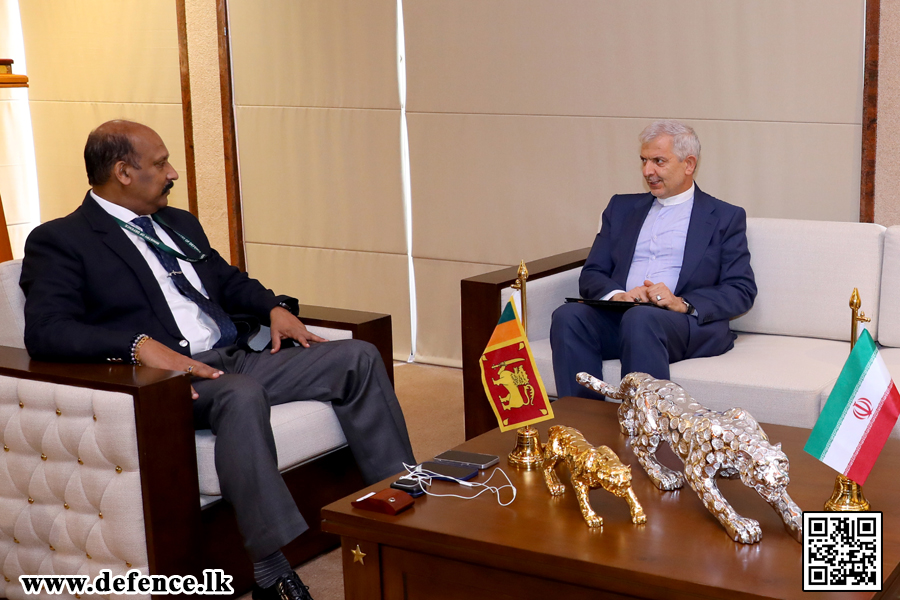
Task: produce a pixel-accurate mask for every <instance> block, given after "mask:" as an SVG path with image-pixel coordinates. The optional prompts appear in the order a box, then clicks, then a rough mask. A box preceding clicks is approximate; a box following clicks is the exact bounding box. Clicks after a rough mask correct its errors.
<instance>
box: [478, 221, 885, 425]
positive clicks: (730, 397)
mask: <svg viewBox="0 0 900 600" xmlns="http://www.w3.org/2000/svg"><path fill="white" fill-rule="evenodd" d="M747 238H748V244H749V247H750V253H751V264H752V266H753V270H754V273H755V275H756V283H757V286H758V288H759V294H758V296H757V298H756V302H755V303H754V305H753V308H752V309H751V310H750V311H749V312H747V313H746V314H744V315H742V316H740V317H739V318H736V319H733V320H732V322H731V329H732V330H733V331H735V332H736V333H737V334H738V337H737V340H736V341H735V345H734V348H733V349H732V350H731V351H729V352H727V353H725V354H724V355H722V356H717V357H712V358H697V359H690V360H685V361H681V362H678V363H675V364H673V365H672V367H671V379H672V380H673V381H676V382H677V383H679V384H681V385H682V386H683V387H684V388H685V389H686V390H687V391H688V392H689V393H690V394H691V395H692V396H694V398H696V399H697V400H698V401H700V402H701V403H703V404H705V405H706V406H709V407H711V408H714V409H718V410H724V409H727V408H731V407H734V406H740V407H742V408H744V409H747V410H748V411H750V413H751V414H753V415H754V416H755V417H756V418H757V419H758V420H760V421H763V422H768V423H777V424H782V425H794V426H801V427H812V425H813V424H814V423H815V421H816V419H817V418H818V416H819V413H820V411H821V409H822V407H823V406H824V403H825V401H826V400H827V398H828V394H829V393H830V392H831V388H832V386H833V385H834V382H835V380H836V379H837V377H838V375H839V373H840V370H841V367H842V366H843V364H844V361H845V360H846V358H847V354H848V352H849V350H850V344H849V339H850V328H851V327H850V315H851V312H850V308H849V301H850V296H851V293H852V292H853V289H854V288H858V289H859V294H860V297H861V299H862V309H863V311H864V312H865V314H866V316H868V317H871V319H872V321H871V323H868V324H867V327H868V329H869V332H870V333H871V334H872V336H873V337H874V338H875V339H876V341H878V342H879V343H880V345H881V347H882V355H883V357H884V360H885V362H886V364H887V366H888V369H890V370H891V372H892V373H895V374H896V375H895V376H897V377H900V314H898V312H897V311H896V310H890V309H889V307H890V306H891V300H892V299H896V298H898V297H900V296H898V294H900V226H898V227H892V228H890V229H887V230H886V229H885V228H884V227H881V226H880V225H874V224H866V223H839V222H825V221H800V220H788V219H759V218H754V219H748V223H747ZM579 252H580V253H581V255H582V256H583V257H586V256H587V249H584V250H582V251H579ZM575 254H576V253H569V254H567V255H563V261H561V262H563V263H567V264H565V265H564V266H563V267H561V266H559V265H557V264H555V263H556V262H560V261H554V260H553V259H545V260H544V261H537V262H536V263H534V264H535V265H539V266H538V267H537V268H535V269H532V268H531V265H529V270H530V271H532V273H533V274H532V276H531V277H530V278H529V281H528V285H527V303H528V305H527V319H528V334H529V340H530V343H531V348H532V350H533V352H534V355H535V360H536V362H537V366H538V369H539V371H540V373H541V376H542V378H543V380H544V384H545V386H546V387H547V392H548V394H550V395H551V396H555V395H556V385H555V383H554V379H553V365H552V362H551V351H550V340H549V334H550V316H551V314H552V313H553V310H555V309H556V307H558V306H560V305H561V304H562V303H563V302H564V301H565V298H566V297H577V296H578V295H579V294H578V276H579V274H580V272H581V265H582V264H583V262H584V261H583V258H582V259H581V260H580V261H579V260H577V259H576V258H575V257H574V255H575ZM564 267H568V268H564ZM511 271H512V270H510V269H506V270H504V271H498V272H495V273H493V274H487V275H484V276H480V277H479V278H472V280H473V281H471V282H470V283H469V284H468V285H467V284H466V282H463V305H464V308H463V314H464V315H465V314H466V312H469V313H470V314H471V313H472V309H471V307H470V308H469V310H468V311H467V309H466V304H467V300H466V290H467V288H468V289H469V293H470V295H472V290H476V289H480V290H481V292H482V294H481V295H482V298H481V299H480V300H479V301H480V302H481V303H482V304H484V303H485V301H484V299H483V297H486V294H485V293H484V292H485V290H486V288H487V287H488V286H489V285H493V289H494V290H496V291H498V292H499V294H498V297H497V301H498V306H499V305H502V304H505V302H506V300H507V298H508V297H509V295H510V294H511V292H512V290H511V289H509V288H508V282H505V283H504V282H503V281H501V280H503V278H504V277H505V278H506V279H513V278H514V277H515V275H514V273H511ZM548 272H549V274H546V273H548ZM894 301H896V300H894ZM469 304H471V301H470V302H469ZM497 310H498V311H499V309H497ZM498 314H499V313H498ZM464 318H465V317H464ZM468 335H469V337H472V335H473V333H472V332H471V331H469V332H468ZM488 335H489V333H488ZM466 336H467V332H466V325H465V323H464V324H463V339H464V357H463V361H464V364H463V369H464V371H466V370H467V369H471V368H472V367H471V365H469V364H468V362H467V360H466V359H467V356H466V355H465V349H466ZM472 344H475V346H477V342H476V341H474V340H470V341H469V345H470V346H471V345H472ZM482 347H483V346H482ZM474 369H475V370H476V371H477V369H478V365H477V362H476V363H475V365H474ZM595 375H596V374H595ZM464 378H465V373H464ZM603 379H604V380H605V381H607V382H608V383H611V384H614V385H615V384H618V382H619V381H620V379H621V377H620V364H619V361H618V360H610V361H605V362H604V364H603ZM479 383H480V382H479ZM474 393H475V391H474V387H472V388H471V389H470V388H468V387H467V388H466V394H467V395H469V394H474ZM478 403H480V404H481V405H483V406H485V407H487V403H486V402H485V401H484V399H483V392H481V398H480V402H476V401H475V400H474V399H473V400H472V401H469V399H467V403H466V410H467V424H469V423H470V422H471V424H472V425H473V429H472V430H471V431H470V430H469V429H467V435H470V434H471V435H474V434H475V433H476V431H477V427H478V426H482V427H483V426H484V425H485V424H486V423H489V421H486V420H484V419H481V418H480V415H471V416H470V415H469V414H468V411H469V410H470V407H471V408H472V410H473V411H477V410H478V409H477V407H476V404H478ZM488 411H489V408H488ZM893 436H894V437H900V427H898V428H895V430H894V433H893Z"/></svg>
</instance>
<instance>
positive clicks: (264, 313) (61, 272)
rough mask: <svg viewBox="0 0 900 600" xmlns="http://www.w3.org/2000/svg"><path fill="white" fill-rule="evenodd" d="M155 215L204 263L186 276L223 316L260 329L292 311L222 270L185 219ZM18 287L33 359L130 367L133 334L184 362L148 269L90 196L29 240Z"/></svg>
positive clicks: (169, 211) (226, 267)
mask: <svg viewBox="0 0 900 600" xmlns="http://www.w3.org/2000/svg"><path fill="white" fill-rule="evenodd" d="M159 214H160V215H161V216H162V218H163V220H164V221H165V222H166V223H167V224H168V225H170V226H171V227H172V228H173V229H175V230H176V231H178V232H179V233H181V234H183V235H184V236H186V237H187V238H188V239H190V240H191V241H192V242H194V244H196V245H197V246H198V247H199V248H200V249H201V250H202V251H203V252H204V253H205V254H207V255H209V257H208V258H207V259H206V260H204V261H202V262H198V263H194V269H196V271H197V275H198V276H199V277H200V280H201V281H202V282H203V285H204V287H205V288H206V291H207V293H208V294H209V296H210V298H211V299H212V300H214V301H215V302H218V303H219V305H220V306H221V307H222V308H223V309H224V310H225V312H227V313H229V314H230V315H237V314H246V315H251V316H253V317H255V318H257V319H259V320H260V321H261V322H263V323H268V320H269V311H270V310H271V309H272V308H274V307H275V306H277V305H278V303H279V302H280V301H287V302H288V303H289V304H291V305H295V304H296V300H294V299H293V298H287V297H285V296H275V294H274V293H273V292H272V291H271V290H268V289H266V288H265V287H264V286H263V285H262V284H260V283H259V282H258V281H256V280H255V279H251V278H249V277H248V276H247V274H246V273H242V272H241V271H240V270H239V269H237V268H236V267H233V266H231V265H230V264H228V263H227V262H226V261H225V260H224V259H223V258H222V257H221V256H219V253H218V252H216V251H215V250H213V249H212V248H210V246H209V240H208V239H207V238H206V234H205V233H204V232H203V228H202V227H201V226H200V222H199V221H198V220H197V218H196V217H194V216H193V215H192V214H190V213H189V212H186V211H183V210H179V209H177V208H164V209H162V210H160V211H159ZM171 237H172V238H173V239H174V240H178V239H179V238H178V237H177V236H175V235H172V236H171ZM182 252H184V249H182ZM187 255H188V256H193V253H191V252H190V251H187ZM19 285H20V286H21V287H22V290H23V291H24V292H25V297H26V299H25V347H26V348H27V349H28V353H29V354H30V355H31V356H32V357H33V358H35V359H39V360H48V361H84V362H92V361H103V360H106V361H110V362H129V361H130V360H131V343H132V340H133V339H134V337H135V336H136V335H137V334H138V333H145V334H147V335H149V336H150V337H152V338H153V339H155V340H158V341H159V342H161V343H163V344H165V345H166V346H168V347H169V348H172V349H173V350H176V351H177V352H180V353H182V354H185V355H188V356H189V355H190V354H191V348H190V345H189V344H188V343H187V342H186V341H185V340H184V336H183V335H182V334H181V332H180V331H179V329H178V325H177V324H176V323H175V318H174V317H173V316H172V311H171V310H169V305H168V303H167V302H166V299H165V296H164V295H163V292H162V289H161V288H160V287H159V284H158V283H157V281H156V279H155V277H154V276H153V272H152V271H151V270H150V266H149V265H148V264H147V261H146V260H145V259H144V257H143V256H142V255H141V253H140V252H139V251H138V249H137V248H136V247H135V245H134V243H133V242H132V241H131V240H130V239H128V237H127V236H126V235H125V232H124V231H122V228H121V227H119V225H118V224H117V223H116V222H115V221H114V220H113V218H112V217H111V216H110V215H109V213H107V212H106V211H105V210H103V209H102V208H101V207H100V205H98V204H97V202H95V201H94V199H93V198H92V197H91V195H90V192H88V194H87V195H86V196H85V199H84V202H83V203H82V205H81V206H80V207H79V208H78V209H76V210H75V211H74V212H73V213H72V214H70V215H68V216H66V217H63V218H61V219H56V220H54V221H50V222H48V223H45V224H43V225H41V226H40V227H38V228H37V229H35V230H34V231H33V232H31V235H29V236H28V240H27V241H26V242H25V258H24V260H23V262H22V276H21V278H20V280H19ZM292 308H293V306H292Z"/></svg>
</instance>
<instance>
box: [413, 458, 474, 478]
mask: <svg viewBox="0 0 900 600" xmlns="http://www.w3.org/2000/svg"><path fill="white" fill-rule="evenodd" d="M418 470H420V471H429V472H430V473H432V475H431V476H432V477H434V478H435V479H441V480H443V481H453V480H460V481H468V480H469V479H472V478H473V477H475V476H476V475H478V469H476V468H475V467H463V466H460V465H448V464H446V463H439V462H423V463H422V464H421V465H419V467H418Z"/></svg>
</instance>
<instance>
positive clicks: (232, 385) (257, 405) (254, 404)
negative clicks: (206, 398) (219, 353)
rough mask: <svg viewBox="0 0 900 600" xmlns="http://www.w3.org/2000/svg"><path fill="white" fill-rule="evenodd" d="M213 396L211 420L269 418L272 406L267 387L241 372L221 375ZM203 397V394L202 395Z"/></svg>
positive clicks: (247, 420)
mask: <svg viewBox="0 0 900 600" xmlns="http://www.w3.org/2000/svg"><path fill="white" fill-rule="evenodd" d="M215 383H216V384H218V386H216V387H217V389H216V390H215V393H214V394H213V398H212V406H211V408H210V420H211V421H212V422H214V423H215V422H221V420H222V419H237V420H239V421H244V422H250V421H251V420H256V419H262V420H264V421H268V420H269V414H270V407H269V398H268V394H267V392H266V389H265V388H264V387H263V386H262V385H261V384H260V383H259V382H258V381H256V380H255V379H253V378H251V377H247V376H246V375H239V374H234V373H231V374H225V375H220V376H219V378H218V379H216V380H215ZM201 398H202V395H201Z"/></svg>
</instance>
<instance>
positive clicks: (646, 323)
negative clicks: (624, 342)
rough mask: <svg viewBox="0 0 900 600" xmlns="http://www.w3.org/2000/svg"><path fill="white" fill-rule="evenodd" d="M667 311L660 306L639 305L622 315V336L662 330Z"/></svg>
mask: <svg viewBox="0 0 900 600" xmlns="http://www.w3.org/2000/svg"><path fill="white" fill-rule="evenodd" d="M666 316H667V315H665V312H664V311H663V310H660V309H658V308H652V307H649V306H648V307H643V306H638V307H635V308H632V309H631V310H628V311H626V312H625V314H624V315H622V338H623V339H625V338H631V337H635V336H637V337H640V336H644V335H647V334H653V333H659V332H660V331H662V329H663V328H662V320H663V319H664V318H665V317H666Z"/></svg>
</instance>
